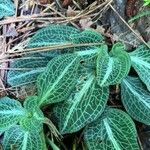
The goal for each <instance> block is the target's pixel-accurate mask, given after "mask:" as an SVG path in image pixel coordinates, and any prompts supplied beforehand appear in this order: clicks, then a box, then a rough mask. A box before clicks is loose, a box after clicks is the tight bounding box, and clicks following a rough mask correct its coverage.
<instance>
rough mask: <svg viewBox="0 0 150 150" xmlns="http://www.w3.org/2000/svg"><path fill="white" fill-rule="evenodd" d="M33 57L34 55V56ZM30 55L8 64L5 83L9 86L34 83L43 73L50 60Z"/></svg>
mask: <svg viewBox="0 0 150 150" xmlns="http://www.w3.org/2000/svg"><path fill="white" fill-rule="evenodd" d="M34 55H35V54H34ZM34 55H30V56H26V57H24V58H21V59H18V60H16V61H14V62H12V63H10V69H12V70H10V71H8V75H7V82H8V84H10V85H11V86H20V85H24V84H29V83H32V82H35V81H36V79H37V76H38V75H39V74H40V73H42V72H43V71H44V69H45V68H46V65H47V63H48V62H49V60H50V59H47V58H45V57H42V56H40V55H35V56H34Z"/></svg>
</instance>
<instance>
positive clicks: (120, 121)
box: [84, 108, 139, 150]
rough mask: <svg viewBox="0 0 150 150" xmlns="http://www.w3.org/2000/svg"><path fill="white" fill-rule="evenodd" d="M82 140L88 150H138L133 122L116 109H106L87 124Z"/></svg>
mask: <svg viewBox="0 0 150 150" xmlns="http://www.w3.org/2000/svg"><path fill="white" fill-rule="evenodd" d="M84 140H85V144H86V146H87V149H88V150H139V146H138V143H137V133H136V128H135V125H134V122H133V121H132V119H131V118H130V116H129V115H127V114H126V113H125V112H123V111H121V110H118V109H112V108H107V109H106V110H105V112H104V113H103V114H102V115H101V117H99V118H98V119H97V120H96V121H94V122H92V123H91V124H89V125H88V126H87V128H86V129H85V131H84Z"/></svg>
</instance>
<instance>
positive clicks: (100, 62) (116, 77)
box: [96, 43, 131, 86]
mask: <svg viewBox="0 0 150 150" xmlns="http://www.w3.org/2000/svg"><path fill="white" fill-rule="evenodd" d="M130 66H131V62H130V57H129V55H128V53H127V52H125V51H124V45H122V44H121V43H116V44H115V45H113V47H112V50H111V52H110V53H109V54H108V47H107V45H103V46H101V47H100V52H99V56H98V58H97V71H96V72H97V81H98V84H99V85H100V86H109V85H115V84H118V83H121V81H122V79H123V78H124V77H126V76H127V74H128V72H129V70H130Z"/></svg>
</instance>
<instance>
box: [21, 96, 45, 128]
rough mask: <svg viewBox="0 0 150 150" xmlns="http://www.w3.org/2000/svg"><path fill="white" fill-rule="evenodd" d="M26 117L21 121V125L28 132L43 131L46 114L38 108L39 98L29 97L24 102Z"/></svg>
mask: <svg viewBox="0 0 150 150" xmlns="http://www.w3.org/2000/svg"><path fill="white" fill-rule="evenodd" d="M24 108H25V109H26V115H25V116H24V117H23V118H22V119H21V121H20V125H21V127H23V128H24V129H26V130H28V131H41V130H42V129H43V122H44V119H45V118H44V114H43V112H42V111H41V110H40V108H39V107H38V97H37V96H30V97H27V98H26V100H25V102H24Z"/></svg>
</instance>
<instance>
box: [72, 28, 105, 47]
mask: <svg viewBox="0 0 150 150" xmlns="http://www.w3.org/2000/svg"><path fill="white" fill-rule="evenodd" d="M70 38H71V41H73V43H77V44H79V43H100V42H102V41H103V40H104V38H103V36H102V35H101V34H100V33H98V32H96V31H94V30H92V29H86V30H84V31H83V32H81V33H75V34H71V35H70ZM100 44H101V43H100Z"/></svg>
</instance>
